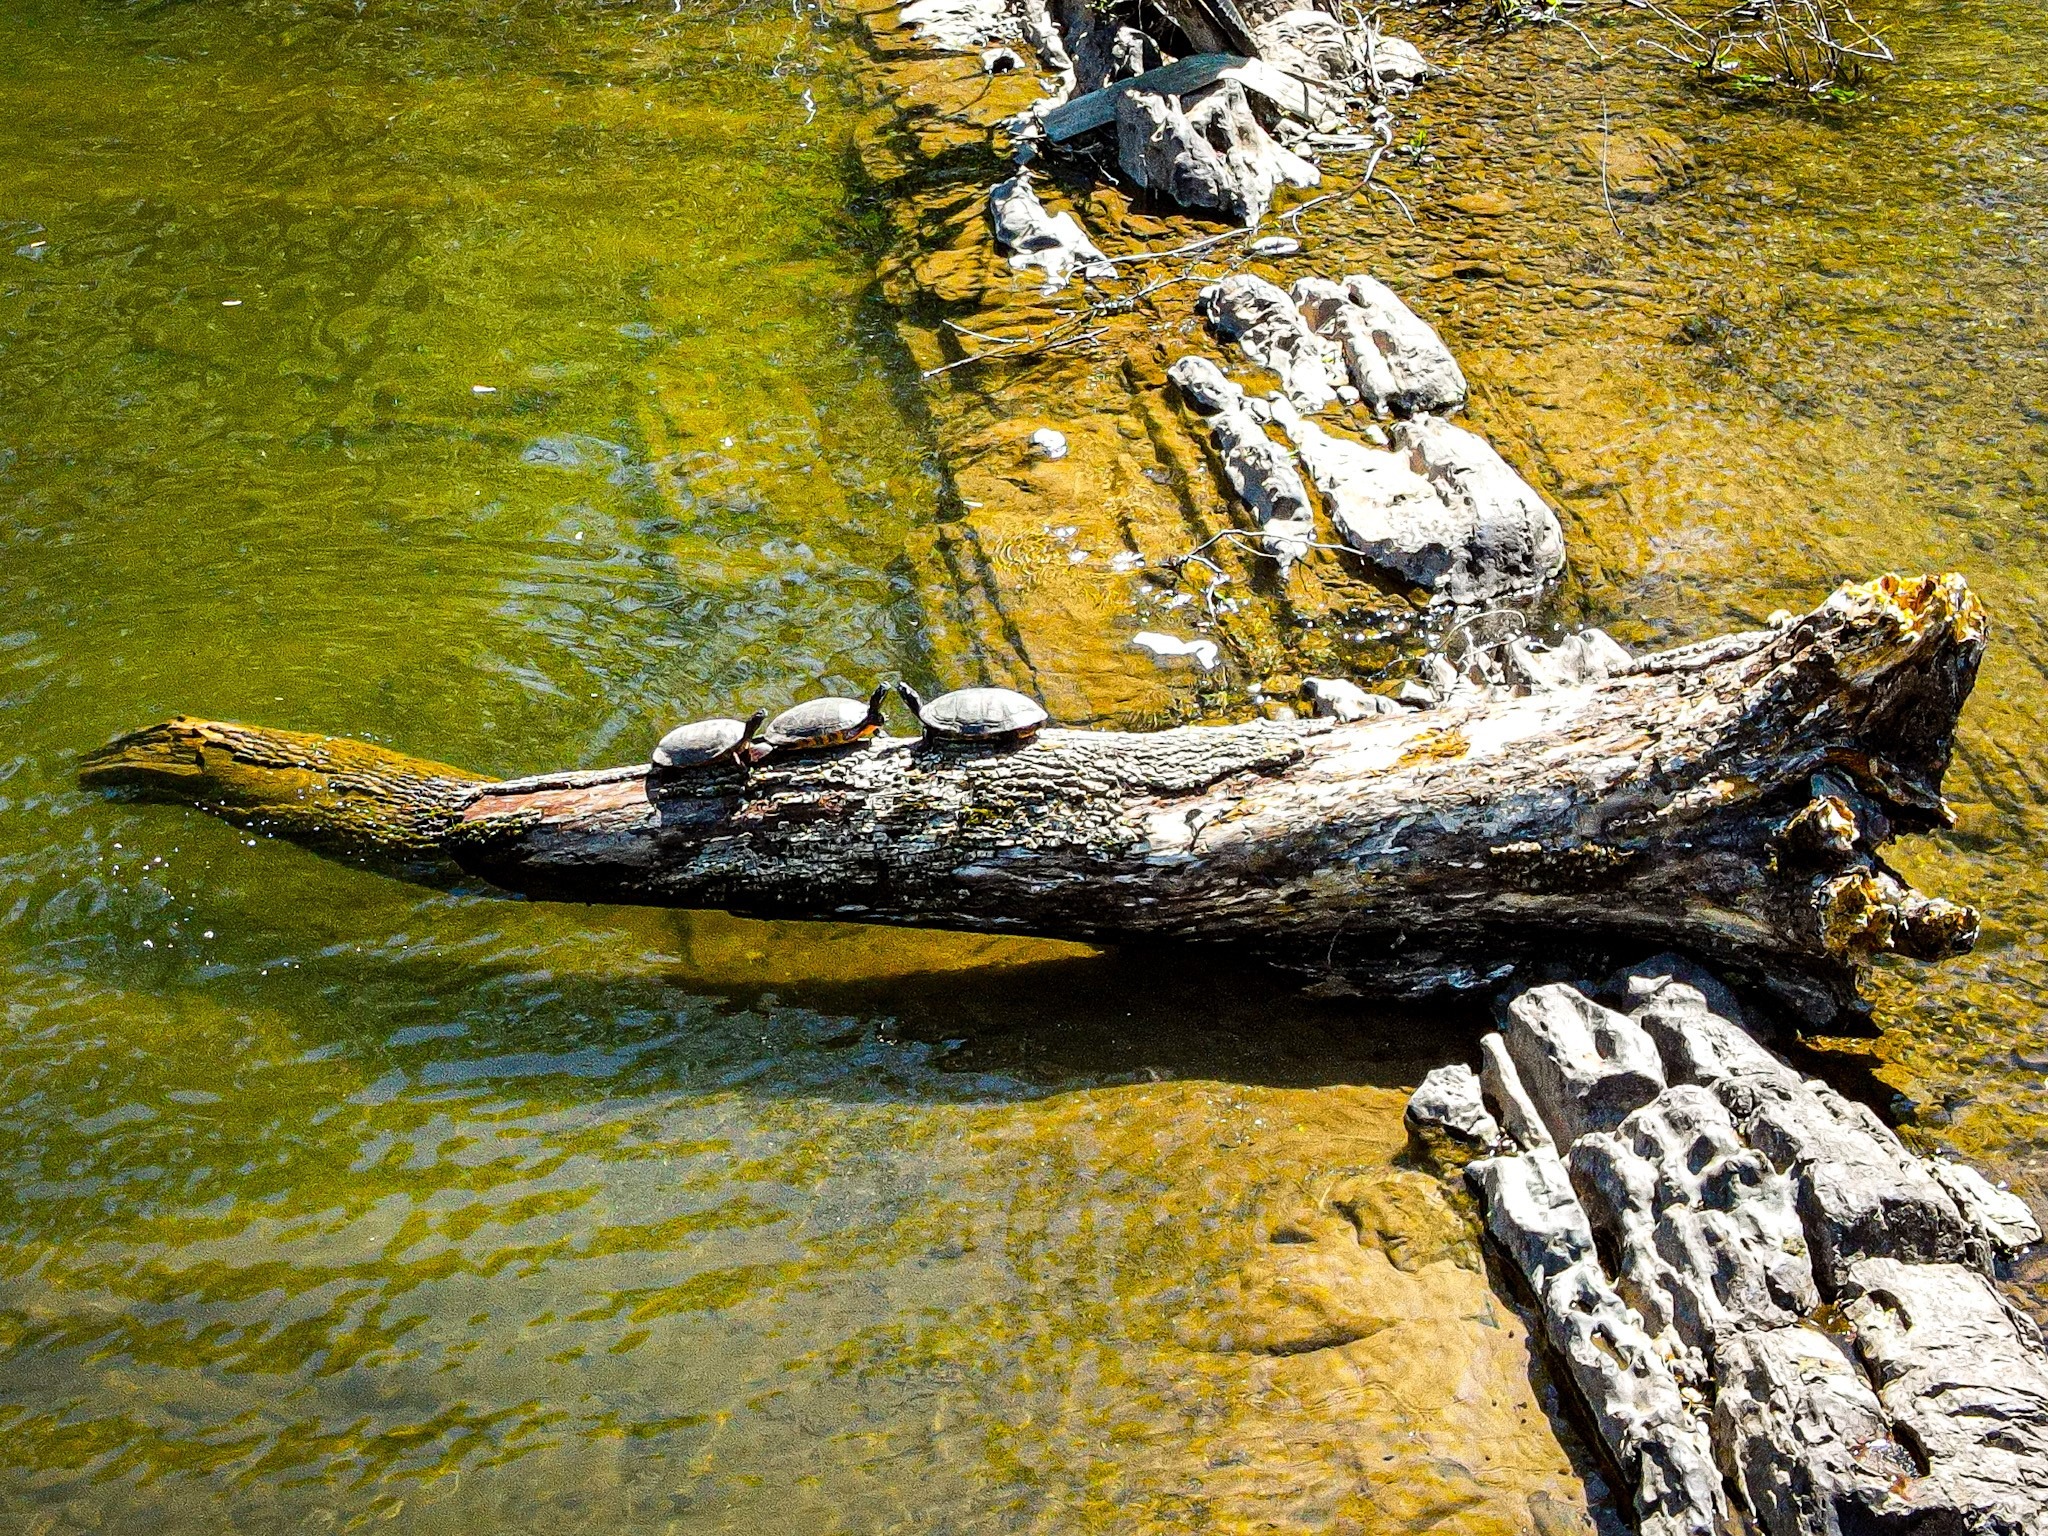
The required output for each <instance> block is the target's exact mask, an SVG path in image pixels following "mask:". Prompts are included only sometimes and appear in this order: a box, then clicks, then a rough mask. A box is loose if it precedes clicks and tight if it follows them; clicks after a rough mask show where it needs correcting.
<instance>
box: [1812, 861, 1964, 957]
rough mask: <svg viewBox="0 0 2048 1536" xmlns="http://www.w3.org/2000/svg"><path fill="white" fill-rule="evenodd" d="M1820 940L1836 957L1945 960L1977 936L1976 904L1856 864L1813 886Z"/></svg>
mask: <svg viewBox="0 0 2048 1536" xmlns="http://www.w3.org/2000/svg"><path fill="white" fill-rule="evenodd" d="M1814 911H1815V913H1816V915H1817V917H1818V919H1819V928H1820V938H1821V943H1822V944H1823V945H1824V946H1825V947H1826V949H1827V952H1828V953H1829V954H1831V955H1833V956H1834V957H1835V958H1836V959H1838V960H1841V961H1844V962H1847V963H1850V964H1854V965H1865V964H1868V963H1869V962H1870V961H1871V960H1872V959H1873V958H1875V957H1876V956H1878V955H1881V954H1886V953H1889V952H1896V953H1898V954H1901V955H1904V956H1906V957H1907V958H1909V959H1913V960H1946V959H1949V958H1951V957H1953V956H1955V955H1961V954H1967V953H1968V952H1969V951H1970V949H1971V948H1972V947H1973V946H1974V945H1975V944H1976V942H1977V929H1978V917H1977V911H1976V909H1975V908H1974V907H1965V906H1959V905H1957V904H1956V903H1955V902H1952V901H1943V900H1942V899H1940V898H1939V897H1932V896H1923V895H1921V894H1920V893H1919V892H1918V891H1915V890H1913V889H1911V888H1910V887H1908V886H1906V885H1904V884H1902V883H1901V882H1900V881H1899V880H1898V879H1897V877H1895V876H1894V875H1892V874H1891V873H1890V872H1888V871H1886V870H1882V869H1874V868H1873V869H1858V870H1853V871H1851V872H1849V873H1848V874H1844V875H1837V876H1836V877H1835V878H1834V879H1832V880H1828V881H1825V882H1823V883H1822V884H1821V885H1820V887H1819V888H1818V889H1817V890H1816V891H1815V892H1814Z"/></svg>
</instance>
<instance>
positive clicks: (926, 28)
mask: <svg viewBox="0 0 2048 1536" xmlns="http://www.w3.org/2000/svg"><path fill="white" fill-rule="evenodd" d="M896 15H897V19H898V20H899V21H900V22H901V23H902V24H903V25H904V26H906V27H909V28H910V29H911V30H912V31H914V32H915V33H916V34H917V36H918V40H919V41H920V42H924V43H929V44H930V45H931V46H932V47H934V48H937V49H940V50H941V51H943V52H946V53H978V52H979V51H980V50H981V48H982V47H983V45H985V44H988V43H993V42H1000V41H1001V40H1003V39H1005V38H1007V37H1009V36H1010V35H1011V34H1012V32H1013V31H1014V30H1015V28H1014V27H1013V25H1012V23H1011V20H1010V13H1009V8H1008V7H1007V6H1006V5H1005V4H1004V3H1003V0H911V3H910V4H909V5H906V6H904V7H903V8H902V9H901V10H900V11H898V12H897V13H896Z"/></svg>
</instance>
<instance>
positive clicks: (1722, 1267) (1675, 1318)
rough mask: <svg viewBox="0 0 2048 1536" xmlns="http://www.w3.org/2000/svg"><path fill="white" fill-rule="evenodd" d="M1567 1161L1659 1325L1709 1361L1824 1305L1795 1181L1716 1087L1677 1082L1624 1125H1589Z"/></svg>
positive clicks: (1626, 1286) (1619, 1277)
mask: <svg viewBox="0 0 2048 1536" xmlns="http://www.w3.org/2000/svg"><path fill="white" fill-rule="evenodd" d="M1566 1163H1567V1166H1568V1167H1569V1168H1570V1170H1571V1175H1572V1183H1573V1186H1574V1187H1575V1188H1576V1189H1577V1191H1578V1194H1579V1198H1580V1200H1581V1202H1582V1203H1583V1204H1584V1205H1585V1208H1586V1211H1587V1215H1588V1217H1589V1218H1590V1219H1591V1221H1592V1223H1593V1227H1594V1230H1595V1231H1596V1232H1600V1233H1603V1234H1605V1235H1606V1236H1607V1238H1608V1240H1609V1243H1608V1247H1609V1251H1610V1252H1613V1253H1615V1254H1617V1255H1618V1256H1619V1267H1618V1270H1617V1273H1616V1283H1617V1285H1618V1288H1619V1289H1620V1291H1621V1294H1622V1295H1623V1296H1624V1297H1626V1298H1627V1299H1628V1301H1629V1302H1630V1304H1631V1305H1633V1306H1634V1307H1635V1308H1636V1310H1637V1311H1638V1312H1639V1313H1641V1314H1642V1318H1643V1326H1644V1328H1645V1329H1647V1330H1648V1331H1649V1332H1650V1333H1651V1334H1652V1335H1653V1336H1656V1335H1662V1334H1665V1333H1667V1332H1670V1333H1674V1334H1675V1335H1676V1337H1677V1340H1678V1341H1679V1343H1681V1344H1682V1345H1683V1346H1684V1347H1685V1348H1686V1349H1687V1350H1689V1351H1691V1352H1692V1354H1693V1356H1694V1358H1695V1359H1696V1360H1698V1361H1701V1362H1704V1361H1705V1360H1707V1359H1710V1358H1712V1356H1713V1353H1714V1350H1715V1348H1716V1347H1717V1346H1718V1345H1719V1344H1720V1343H1721V1342H1722V1341H1724V1340H1726V1339H1728V1338H1730V1337H1732V1336H1734V1335H1736V1334H1739V1333H1743V1332H1749V1331H1755V1330H1757V1329H1769V1328H1777V1327H1782V1326H1785V1325H1787V1324H1791V1323H1795V1322H1797V1321H1799V1319H1800V1318H1802V1317H1804V1316H1805V1315H1806V1314H1807V1313H1808V1312H1810V1311H1811V1310H1812V1309H1813V1308H1814V1307H1816V1306H1818V1305H1819V1302H1820V1297H1819V1296H1818V1294H1817V1293H1816V1292H1815V1290H1814V1283H1813V1271H1812V1268H1811V1267H1810V1265H1809V1264H1808V1262H1807V1257H1806V1238H1805V1235H1804V1233H1803V1232H1802V1231H1801V1230H1800V1225H1799V1217H1798V1213H1797V1212H1796V1211H1795V1210H1794V1209H1793V1205H1792V1191H1791V1187H1790V1185H1789V1183H1788V1182H1787V1180H1786V1179H1785V1177H1784V1176H1783V1175H1782V1174H1780V1173H1778V1172H1777V1171H1776V1170H1775V1169H1773V1168H1772V1167H1771V1165H1770V1164H1769V1163H1768V1162H1766V1161H1765V1160H1764V1158H1763V1157H1762V1156H1761V1155H1760V1154H1759V1153H1757V1152H1755V1151H1753V1150H1751V1149H1750V1148H1748V1147H1746V1146H1744V1145H1743V1144H1742V1138H1741V1137H1740V1136H1739V1135H1737V1133H1736V1130H1735V1125H1734V1123H1733V1122H1732V1121H1731V1120H1730V1119H1729V1118H1728V1112H1727V1110H1725V1109H1723V1108H1722V1107H1721V1104H1720V1101H1719V1100H1717V1099H1716V1098H1715V1097H1714V1096H1713V1095H1712V1094H1711V1093H1709V1092H1708V1091H1707V1090H1706V1089H1704V1088H1698V1087H1677V1088H1667V1089H1665V1090H1664V1091H1663V1092H1662V1093H1660V1094H1658V1095H1657V1097H1656V1098H1655V1099H1653V1100H1652V1101H1651V1102H1650V1103H1648V1104H1646V1105H1644V1106H1643V1107H1642V1108H1641V1109H1639V1110H1637V1111H1636V1112H1635V1113H1634V1114H1632V1115H1630V1116H1629V1117H1628V1118H1627V1119H1626V1120H1624V1121H1623V1122H1622V1123H1621V1125H1620V1127H1619V1128H1618V1129H1617V1130H1615V1131H1613V1132H1594V1133H1592V1134H1589V1135H1586V1136H1583V1137H1581V1138H1580V1139H1579V1140H1578V1141H1577V1142H1575V1143H1574V1144H1573V1146H1572V1148H1571V1151H1570V1153H1569V1154H1568V1155H1567V1157H1566Z"/></svg>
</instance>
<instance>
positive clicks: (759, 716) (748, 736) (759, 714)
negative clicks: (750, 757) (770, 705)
mask: <svg viewBox="0 0 2048 1536" xmlns="http://www.w3.org/2000/svg"><path fill="white" fill-rule="evenodd" d="M767 718H768V711H767V710H765V709H757V710H755V711H754V712H753V713H752V714H751V715H749V716H747V728H746V729H745V730H744V731H741V732H740V745H741V746H743V747H744V746H745V745H746V744H747V743H748V742H750V741H752V740H753V739H754V738H755V737H756V736H757V735H759V734H760V732H761V725H762V723H763V722H764V721H766V720H767Z"/></svg>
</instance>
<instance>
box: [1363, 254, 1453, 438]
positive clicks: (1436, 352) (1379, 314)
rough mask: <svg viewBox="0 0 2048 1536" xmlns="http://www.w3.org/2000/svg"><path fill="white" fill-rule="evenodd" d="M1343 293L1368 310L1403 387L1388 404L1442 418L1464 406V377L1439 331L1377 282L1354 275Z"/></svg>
mask: <svg viewBox="0 0 2048 1536" xmlns="http://www.w3.org/2000/svg"><path fill="white" fill-rule="evenodd" d="M1344 293H1345V296H1346V297H1347V298H1349V299H1350V301H1351V302H1352V303H1353V304H1355V305H1357V306H1358V308H1360V309H1362V310H1364V311H1365V317H1366V324H1368V325H1369V326H1371V327H1372V334H1373V339H1374V341H1376V342H1377V343H1378V344H1379V349H1380V354H1381V356H1383V357H1385V358H1386V360H1387V366H1388V367H1389V368H1391V369H1392V370H1393V373H1394V379H1395V382H1396V383H1397V384H1398V385H1399V386H1400V388H1399V390H1398V392H1397V393H1396V394H1395V396H1394V398H1393V399H1392V400H1391V401H1390V402H1389V403H1390V404H1391V405H1392V406H1393V408H1394V409H1395V410H1398V411H1414V412H1420V411H1434V412H1436V413H1437V414H1439V415H1441V414H1444V413H1446V412H1449V411H1454V410H1456V409H1457V408H1458V407H1459V406H1461V405H1463V404H1464V403H1465V394H1466V389H1465V375H1464V372H1463V370H1461V369H1460V368H1459V367H1458V360H1457V359H1456V358H1455V357H1453V356H1451V349H1450V348H1449V347H1447V346H1445V345H1444V343H1443V338H1442V337H1440V336H1438V335H1437V333H1436V329H1435V327H1433V326H1431V325H1430V324H1429V322H1428V321H1426V320H1424V319H1423V318H1422V317H1421V316H1420V315H1418V314H1416V313H1415V311H1414V310H1412V309H1410V308H1409V307H1408V306H1407V305H1406V304H1404V303H1402V302H1401V299H1400V296H1399V295H1398V294H1396V293H1395V292H1394V290H1393V289H1391V288H1389V287H1388V286H1387V285H1386V284H1385V283H1383V282H1381V281H1380V280H1379V279H1378V278H1375V277H1368V276H1366V275H1365V274H1363V273H1356V272H1355V273H1353V274H1352V275H1351V276H1349V277H1347V278H1345V279H1344Z"/></svg>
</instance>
